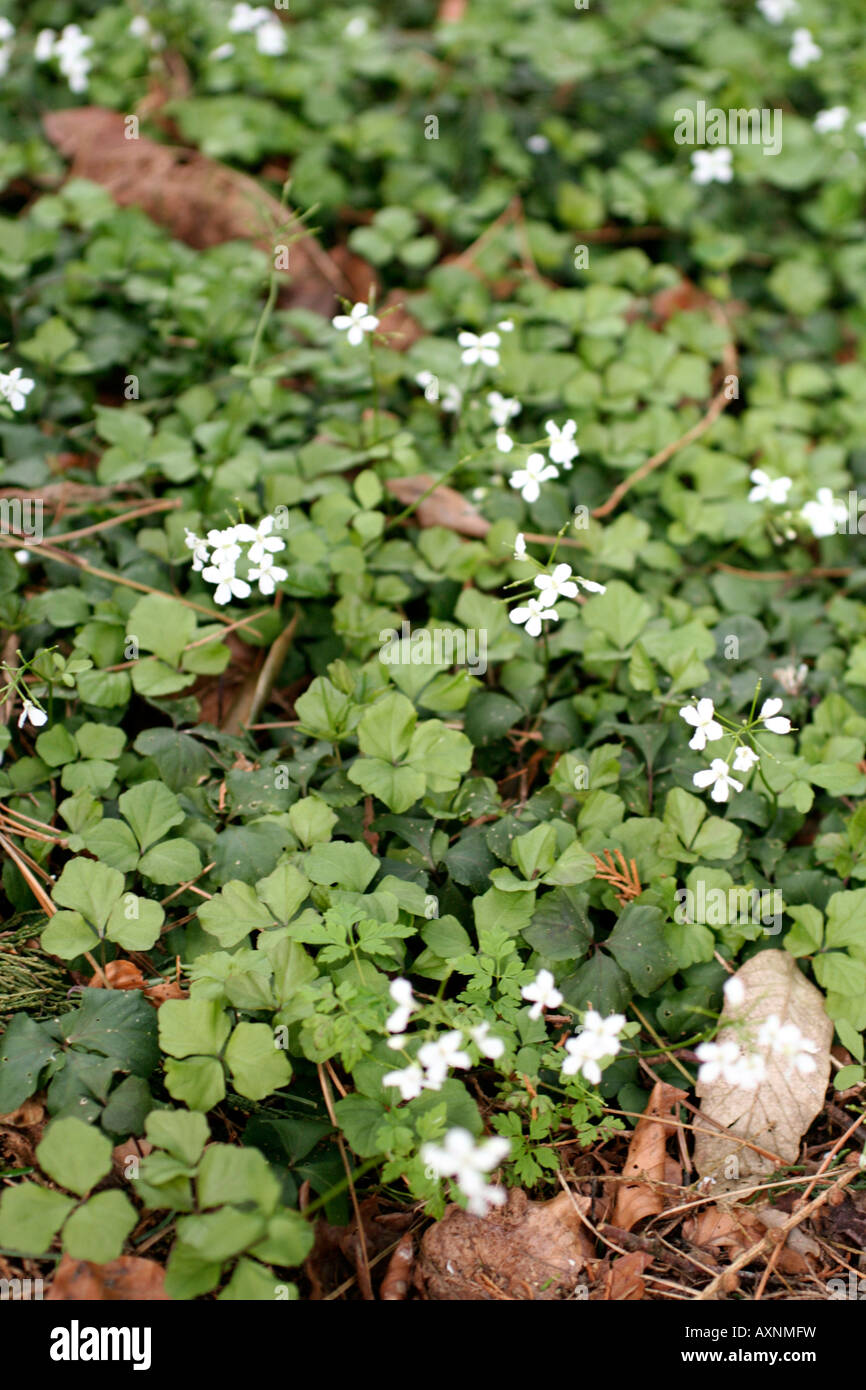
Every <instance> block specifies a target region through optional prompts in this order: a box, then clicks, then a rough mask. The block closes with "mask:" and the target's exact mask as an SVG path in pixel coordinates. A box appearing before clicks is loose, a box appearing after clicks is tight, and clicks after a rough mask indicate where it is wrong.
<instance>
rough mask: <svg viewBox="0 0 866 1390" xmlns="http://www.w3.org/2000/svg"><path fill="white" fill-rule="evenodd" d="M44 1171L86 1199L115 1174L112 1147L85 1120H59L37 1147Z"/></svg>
mask: <svg viewBox="0 0 866 1390" xmlns="http://www.w3.org/2000/svg"><path fill="white" fill-rule="evenodd" d="M36 1157H37V1158H38V1160H39V1166H40V1168H41V1169H42V1170H43V1172H45V1173H47V1174H48V1176H49V1178H53V1179H54V1181H55V1182H56V1183H59V1184H60V1186H61V1187H65V1188H67V1190H68V1191H69V1192H76V1193H77V1194H78V1196H79V1197H83V1196H84V1194H85V1193H86V1192H89V1191H90V1189H91V1188H92V1187H95V1186H96V1184H97V1183H98V1182H101V1180H102V1179H103V1178H104V1177H106V1176H107V1174H108V1173H110V1172H111V1144H110V1143H109V1141H108V1139H106V1137H105V1135H104V1134H100V1132H99V1130H96V1129H93V1127H92V1126H91V1125H86V1124H84V1122H83V1121H82V1120H75V1119H65V1120H55V1121H54V1122H53V1124H50V1125H49V1126H48V1128H47V1129H46V1131H45V1133H44V1135H43V1137H42V1140H41V1142H40V1143H39V1144H38V1145H37V1148H36Z"/></svg>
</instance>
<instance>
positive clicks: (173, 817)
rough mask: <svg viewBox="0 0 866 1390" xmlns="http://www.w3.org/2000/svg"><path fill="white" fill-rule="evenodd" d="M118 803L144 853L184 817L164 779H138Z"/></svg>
mask: <svg viewBox="0 0 866 1390" xmlns="http://www.w3.org/2000/svg"><path fill="white" fill-rule="evenodd" d="M117 805H118V809H119V810H120V813H121V815H122V816H123V817H124V818H125V819H126V820H128V821H129V824H130V825H131V826H132V830H133V834H134V835H135V838H136V839H137V840H138V843H139V846H140V848H141V851H142V853H144V851H145V850H146V849H149V848H150V846H151V845H154V844H156V842H157V840H161V839H162V837H163V836H164V835H166V834H168V832H169V830H170V829H171V828H172V826H174V825H179V824H180V822H181V821H182V820H183V818H184V815H183V811H182V810H181V809H180V802H179V801H178V799H177V797H176V796H174V795H173V794H172V792H170V791H169V790H168V788H167V787H164V786H163V785H162V783H161V782H139V783H138V785H137V786H135V787H131V788H130V790H129V791H128V792H124V793H123V795H122V796H120V797H118V801H117ZM199 867H201V866H199ZM69 906H73V907H74V906H75V904H74V903H73V904H69Z"/></svg>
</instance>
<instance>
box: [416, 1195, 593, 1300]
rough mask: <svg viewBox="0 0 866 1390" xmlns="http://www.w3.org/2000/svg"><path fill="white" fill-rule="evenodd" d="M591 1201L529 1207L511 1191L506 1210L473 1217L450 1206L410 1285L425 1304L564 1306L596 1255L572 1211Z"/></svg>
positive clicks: (562, 1198) (428, 1235) (567, 1198)
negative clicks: (547, 1303)
mask: <svg viewBox="0 0 866 1390" xmlns="http://www.w3.org/2000/svg"><path fill="white" fill-rule="evenodd" d="M583 1206H585V1207H588V1206H589V1198H586V1197H577V1196H574V1195H573V1194H571V1193H568V1192H563V1193H560V1195H559V1196H558V1197H554V1198H553V1199H552V1200H551V1201H549V1202H531V1201H530V1200H529V1198H528V1197H527V1195H526V1193H525V1192H522V1191H520V1190H519V1189H513V1190H512V1191H511V1192H510V1193H509V1194H508V1201H507V1203H506V1205H505V1206H504V1207H499V1208H494V1209H493V1210H492V1211H491V1212H490V1213H489V1214H488V1215H487V1216H485V1217H480V1216H472V1215H471V1214H470V1213H469V1212H467V1211H463V1209H462V1208H461V1207H456V1206H451V1207H448V1209H447V1210H446V1212H445V1215H444V1217H443V1218H442V1220H441V1221H438V1222H437V1223H436V1224H435V1225H434V1226H431V1227H430V1228H429V1229H428V1230H427V1231H426V1232H425V1234H424V1239H423V1241H422V1244H421V1260H420V1264H419V1266H418V1269H417V1271H416V1283H417V1284H418V1285H419V1287H420V1288H421V1289H422V1290H423V1292H424V1294H425V1297H427V1298H429V1299H436V1300H441V1299H450V1300H459V1301H461V1302H482V1301H491V1302H495V1301H496V1300H499V1299H503V1300H517V1301H526V1302H534V1301H539V1302H545V1301H551V1300H558V1299H564V1298H567V1297H568V1295H569V1294H571V1293H572V1292H573V1291H574V1289H575V1287H576V1285H577V1284H578V1283H579V1282H580V1275H581V1271H582V1270H583V1268H584V1266H585V1265H586V1262H587V1260H589V1259H592V1258H593V1257H594V1254H595V1251H594V1248H593V1243H592V1240H591V1239H590V1237H589V1234H588V1232H587V1229H586V1227H585V1226H584V1224H583V1222H582V1221H581V1219H580V1216H579V1215H578V1210H577V1208H582V1207H583Z"/></svg>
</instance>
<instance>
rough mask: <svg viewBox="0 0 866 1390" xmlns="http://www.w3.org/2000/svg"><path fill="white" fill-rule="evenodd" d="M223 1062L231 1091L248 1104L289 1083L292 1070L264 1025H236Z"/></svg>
mask: <svg viewBox="0 0 866 1390" xmlns="http://www.w3.org/2000/svg"><path fill="white" fill-rule="evenodd" d="M225 1061H226V1065H227V1066H228V1069H229V1071H230V1072H231V1074H232V1077H233V1079H234V1083H235V1087H236V1089H237V1090H238V1091H239V1092H240V1094H241V1095H242V1096H249V1098H250V1100H264V1098H265V1096H269V1095H271V1094H272V1092H274V1091H278V1090H279V1089H280V1087H282V1086H287V1085H288V1084H289V1082H290V1081H291V1079H292V1068H291V1066H290V1065H289V1061H288V1058H287V1057H286V1054H285V1053H284V1052H283V1051H281V1050H280V1049H279V1048H278V1047H277V1045H276V1040H275V1038H274V1033H273V1030H272V1029H271V1028H269V1027H268V1025H267V1024H266V1023H239V1024H238V1025H237V1027H236V1028H235V1030H234V1032H233V1033H232V1036H231V1038H230V1040H229V1044H228V1047H227V1048H226V1052H225Z"/></svg>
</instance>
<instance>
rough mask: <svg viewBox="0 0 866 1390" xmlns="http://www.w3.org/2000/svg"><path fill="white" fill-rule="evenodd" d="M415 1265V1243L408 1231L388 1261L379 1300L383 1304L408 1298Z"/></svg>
mask: <svg viewBox="0 0 866 1390" xmlns="http://www.w3.org/2000/svg"><path fill="white" fill-rule="evenodd" d="M414 1264H415V1241H414V1239H413V1237H412V1236H411V1235H410V1234H409V1232H408V1231H407V1232H406V1234H405V1235H404V1236H401V1237H400V1240H399V1241H398V1242H397V1249H396V1250H395V1251H394V1253H393V1255H392V1256H391V1258H390V1260H389V1261H388V1269H387V1271H386V1273H385V1278H384V1279H383V1280H382V1283H381V1285H380V1288H379V1298H380V1300H381V1301H382V1302H383V1303H396V1302H398V1301H400V1300H402V1299H404V1298H405V1297H406V1295H407V1293H408V1292H409V1283H410V1280H411V1276H412V1269H413V1267H414Z"/></svg>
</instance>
